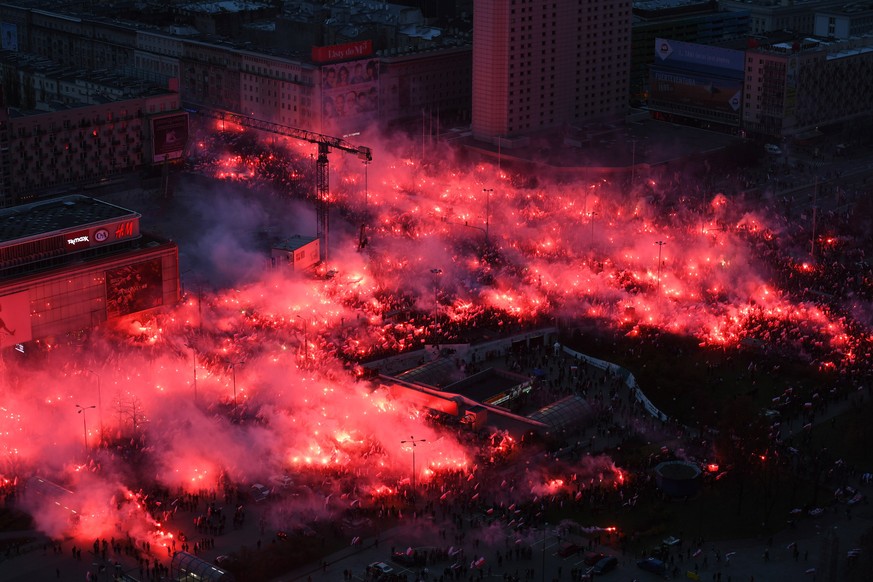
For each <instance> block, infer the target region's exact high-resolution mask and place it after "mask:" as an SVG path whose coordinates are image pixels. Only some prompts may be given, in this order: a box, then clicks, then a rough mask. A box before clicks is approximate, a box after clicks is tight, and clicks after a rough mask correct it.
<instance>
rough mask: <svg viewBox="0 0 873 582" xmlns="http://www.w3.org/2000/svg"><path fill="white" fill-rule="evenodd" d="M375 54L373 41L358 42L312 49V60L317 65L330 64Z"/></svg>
mask: <svg viewBox="0 0 873 582" xmlns="http://www.w3.org/2000/svg"><path fill="white" fill-rule="evenodd" d="M371 54H373V41H372V40H358V41H355V42H347V43H345V44H334V45H331V46H314V47H312V60H313V61H315V62H316V63H330V62H335V61H346V60H349V59H357V58H360V57H366V56H370V55H371Z"/></svg>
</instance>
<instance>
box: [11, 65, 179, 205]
mask: <svg viewBox="0 0 873 582" xmlns="http://www.w3.org/2000/svg"><path fill="white" fill-rule="evenodd" d="M7 57H8V58H7ZM0 77H2V79H3V93H4V95H5V99H6V103H5V105H6V107H2V108H0V128H2V129H0V148H2V151H3V154H4V155H3V161H2V163H0V207H8V206H14V205H17V204H23V203H25V202H28V201H32V200H35V199H37V198H39V197H41V196H45V195H47V194H49V195H51V193H52V192H56V191H59V190H63V189H64V187H72V186H81V185H86V184H90V183H95V182H99V181H101V180H106V179H109V178H112V177H115V176H118V175H121V174H125V173H128V172H131V171H133V170H138V169H140V168H143V167H145V166H148V165H151V164H154V163H160V162H164V161H168V160H173V159H178V158H181V157H182V153H183V150H184V147H185V141H186V139H187V131H188V130H187V125H188V124H187V115H186V114H185V113H184V112H181V111H180V99H179V94H178V93H176V92H174V91H170V90H169V89H162V88H159V87H155V86H152V85H147V84H144V83H143V82H142V81H139V80H135V79H126V78H123V77H120V76H118V75H114V74H108V73H104V74H102V75H95V74H93V73H86V72H84V71H82V70H79V69H73V68H70V67H58V66H56V65H54V64H53V63H51V62H49V61H47V60H45V59H43V60H36V61H35V60H33V59H23V58H22V57H21V56H20V55H19V54H18V53H10V52H9V51H3V52H2V54H0ZM13 105H14V106H13Z"/></svg>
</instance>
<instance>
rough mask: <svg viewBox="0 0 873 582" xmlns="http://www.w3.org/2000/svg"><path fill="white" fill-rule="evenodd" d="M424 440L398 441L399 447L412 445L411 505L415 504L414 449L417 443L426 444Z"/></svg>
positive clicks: (410, 438) (413, 438)
mask: <svg viewBox="0 0 873 582" xmlns="http://www.w3.org/2000/svg"><path fill="white" fill-rule="evenodd" d="M426 442H427V440H426V439H416V438H415V437H413V436H411V437H409V440H403V441H400V444H401V445H404V444H407V443H409V444H411V445H412V503H413V505H414V504H415V447H416V446H417V445H418V443H426Z"/></svg>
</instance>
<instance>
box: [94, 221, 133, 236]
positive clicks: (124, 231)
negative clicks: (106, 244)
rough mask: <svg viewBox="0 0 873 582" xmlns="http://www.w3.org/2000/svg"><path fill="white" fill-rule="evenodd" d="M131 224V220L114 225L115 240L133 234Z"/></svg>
mask: <svg viewBox="0 0 873 582" xmlns="http://www.w3.org/2000/svg"><path fill="white" fill-rule="evenodd" d="M133 226H134V221H133V220H127V221H125V222H119V223H118V225H117V226H116V227H115V240H118V239H122V238H127V237H129V236H133ZM95 236H96V235H95Z"/></svg>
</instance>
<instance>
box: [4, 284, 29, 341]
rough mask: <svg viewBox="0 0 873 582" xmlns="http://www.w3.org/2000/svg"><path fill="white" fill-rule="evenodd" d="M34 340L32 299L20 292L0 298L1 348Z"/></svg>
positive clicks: (25, 293) (24, 292)
mask: <svg viewBox="0 0 873 582" xmlns="http://www.w3.org/2000/svg"><path fill="white" fill-rule="evenodd" d="M32 339H33V335H32V330H31V328H30V297H29V296H28V293H27V291H20V292H18V293H12V294H10V295H4V296H2V297H0V348H3V347H7V346H11V345H13V344H23V343H25V342H29V341H30V340H32Z"/></svg>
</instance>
